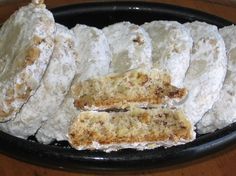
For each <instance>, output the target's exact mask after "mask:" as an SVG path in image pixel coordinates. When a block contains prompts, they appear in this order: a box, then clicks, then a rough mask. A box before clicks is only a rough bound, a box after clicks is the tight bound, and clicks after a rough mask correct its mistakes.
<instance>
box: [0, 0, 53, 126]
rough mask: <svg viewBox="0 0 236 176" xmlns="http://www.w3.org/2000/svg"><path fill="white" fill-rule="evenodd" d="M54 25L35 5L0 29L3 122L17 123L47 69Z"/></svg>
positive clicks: (0, 110) (40, 6)
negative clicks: (17, 115) (16, 117)
mask: <svg viewBox="0 0 236 176" xmlns="http://www.w3.org/2000/svg"><path fill="white" fill-rule="evenodd" d="M54 31H55V23H54V18H53V16H52V13H51V12H49V11H48V10H47V9H46V8H45V5H44V4H42V3H41V2H38V1H33V2H32V3H30V4H29V5H27V6H24V7H22V8H20V9H19V10H18V11H16V12H15V13H14V14H13V15H12V16H11V17H10V18H9V19H8V20H7V21H6V22H5V23H4V24H3V26H2V27H1V29H0V36H1V37H0V51H1V52H0V122H3V121H7V120H10V119H14V118H15V116H16V114H17V113H18V112H19V111H20V109H21V107H22V106H23V104H24V103H26V102H27V100H28V99H29V97H30V96H32V95H33V94H34V93H35V91H36V89H37V88H38V87H39V84H40V81H41V79H42V77H43V74H44V72H45V70H46V68H47V65H48V62H49V60H50V57H51V54H52V51H53V47H54V43H53V38H54Z"/></svg>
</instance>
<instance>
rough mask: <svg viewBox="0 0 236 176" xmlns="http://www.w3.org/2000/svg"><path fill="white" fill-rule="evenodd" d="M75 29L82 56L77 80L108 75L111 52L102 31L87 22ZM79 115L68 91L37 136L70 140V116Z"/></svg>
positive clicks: (77, 44) (45, 139)
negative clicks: (68, 135) (87, 24)
mask: <svg viewBox="0 0 236 176" xmlns="http://www.w3.org/2000/svg"><path fill="white" fill-rule="evenodd" d="M72 31H73V33H74V35H75V41H76V48H75V49H76V51H77V53H78V55H79V58H78V62H77V68H76V70H77V73H78V74H77V75H76V76H75V78H74V82H76V81H83V80H86V79H89V78H94V77H99V76H104V75H106V74H108V69H109V64H110V61H111V53H110V48H109V45H108V42H107V40H106V37H105V35H104V34H103V32H102V31H101V30H99V29H97V28H95V27H89V26H86V25H76V26H75V27H74V28H73V29H72ZM73 84H74V83H72V85H73ZM78 114H79V110H77V108H75V107H74V99H73V98H72V96H71V92H69V93H68V94H67V96H66V98H65V99H64V101H63V103H62V104H61V105H60V107H59V108H58V110H57V111H56V112H55V113H54V115H53V116H52V118H50V119H49V120H48V121H47V122H46V123H45V124H44V125H43V126H42V127H41V128H40V130H39V131H38V132H37V134H36V138H37V139H38V141H40V142H42V143H44V144H48V143H50V142H52V141H54V140H57V141H62V140H67V134H68V127H69V125H70V122H71V119H73V118H74V117H76V116H78Z"/></svg>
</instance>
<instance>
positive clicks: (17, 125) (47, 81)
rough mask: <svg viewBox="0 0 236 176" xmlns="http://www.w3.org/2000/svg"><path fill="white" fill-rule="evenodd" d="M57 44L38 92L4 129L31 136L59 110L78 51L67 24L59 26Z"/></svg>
mask: <svg viewBox="0 0 236 176" xmlns="http://www.w3.org/2000/svg"><path fill="white" fill-rule="evenodd" d="M56 28H57V31H56V34H55V48H54V51H53V54H52V57H51V60H50V62H49V65H48V68H47V70H46V72H45V75H44V77H43V79H42V81H41V83H40V87H39V88H38V89H37V91H36V93H35V94H34V95H33V96H31V97H30V98H29V100H28V102H27V103H26V104H25V105H24V106H23V107H22V109H21V111H20V112H19V113H18V114H17V116H16V118H15V119H13V120H10V121H8V122H6V123H4V124H1V128H2V129H3V131H5V132H8V133H9V134H12V135H14V136H17V137H21V138H27V137H28V136H30V135H34V134H35V133H36V131H37V130H38V129H39V128H40V127H41V125H43V123H45V122H46V121H47V120H48V119H49V118H51V117H52V115H53V114H54V113H55V111H57V109H58V107H59V105H60V104H61V102H62V101H63V99H64V97H65V95H66V94H67V92H68V90H69V88H70V84H71V82H72V79H73V78H74V75H75V68H76V65H75V58H76V53H75V52H74V50H73V47H74V41H73V35H72V33H71V32H70V31H69V30H68V29H67V28H66V27H64V26H61V25H58V24H57V26H56Z"/></svg>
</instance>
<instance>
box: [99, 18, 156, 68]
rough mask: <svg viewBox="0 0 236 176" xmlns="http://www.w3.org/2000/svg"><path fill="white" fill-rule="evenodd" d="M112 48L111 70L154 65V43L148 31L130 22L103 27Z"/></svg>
mask: <svg viewBox="0 0 236 176" xmlns="http://www.w3.org/2000/svg"><path fill="white" fill-rule="evenodd" d="M103 32H104V33H105V35H106V37H107V40H108V43H109V45H110V48H111V53H112V60H111V65H110V72H112V73H120V72H124V71H127V70H130V69H134V68H138V67H140V66H141V65H145V66H147V67H151V66H152V58H151V57H152V44H151V39H150V37H149V35H148V33H147V32H145V30H144V29H143V28H141V27H140V26H138V25H135V24H132V23H130V22H120V23H115V24H112V25H109V26H107V27H105V28H103Z"/></svg>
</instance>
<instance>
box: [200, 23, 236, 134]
mask: <svg viewBox="0 0 236 176" xmlns="http://www.w3.org/2000/svg"><path fill="white" fill-rule="evenodd" d="M220 34H221V35H222V37H223V39H224V41H225V44H226V51H227V56H228V70H227V74H226V78H225V81H224V85H223V88H222V90H221V91H220V96H219V99H218V100H217V101H216V102H215V103H214V105H213V107H212V108H211V109H210V110H209V111H208V112H207V113H206V114H205V115H204V116H203V118H202V119H201V120H200V121H199V122H198V124H197V130H198V132H199V133H200V134H204V133H209V132H214V131H215V130H217V129H221V128H224V127H226V126H228V125H229V124H231V123H234V122H236V110H235V107H236V92H235V90H236V69H235V68H236V26H235V25H232V26H227V27H224V28H222V29H220Z"/></svg>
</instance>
